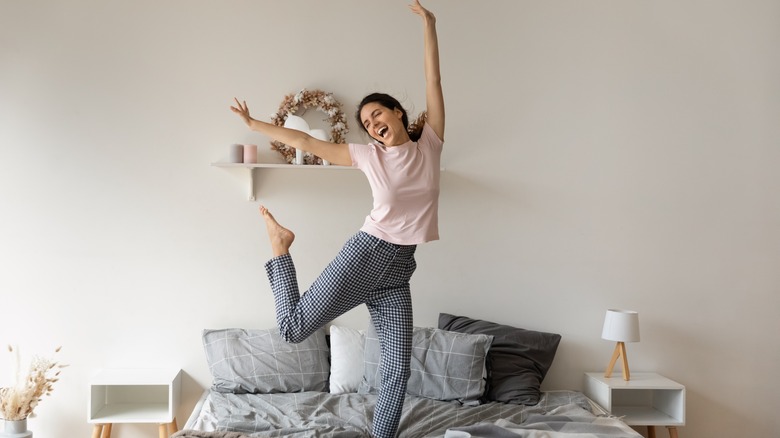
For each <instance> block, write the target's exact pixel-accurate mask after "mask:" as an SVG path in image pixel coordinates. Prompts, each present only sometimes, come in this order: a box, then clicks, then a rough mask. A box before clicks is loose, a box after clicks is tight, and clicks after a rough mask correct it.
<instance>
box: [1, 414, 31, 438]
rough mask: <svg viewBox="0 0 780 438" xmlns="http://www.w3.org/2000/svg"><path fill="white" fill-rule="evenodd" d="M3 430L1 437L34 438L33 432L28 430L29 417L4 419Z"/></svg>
mask: <svg viewBox="0 0 780 438" xmlns="http://www.w3.org/2000/svg"><path fill="white" fill-rule="evenodd" d="M4 423H5V424H4V425H3V431H2V432H0V438H32V436H33V434H32V432H30V431H29V430H27V419H26V418H25V419H24V420H4Z"/></svg>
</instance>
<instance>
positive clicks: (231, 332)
mask: <svg viewBox="0 0 780 438" xmlns="http://www.w3.org/2000/svg"><path fill="white" fill-rule="evenodd" d="M203 349H204V350H205V351H206V361H207V362H208V365H209V370H210V371H211V376H212V378H213V382H212V388H214V390H215V391H217V392H232V393H235V394H243V393H263V394H267V393H275V392H301V391H327V390H328V374H329V372H330V366H329V365H328V352H329V349H328V345H327V343H326V341H325V330H324V329H320V330H317V331H316V332H315V333H314V334H312V335H311V336H309V337H308V338H306V340H304V341H303V342H301V343H300V344H289V343H287V342H285V341H284V339H282V337H281V336H280V335H279V331H278V329H265V330H247V329H219V330H203Z"/></svg>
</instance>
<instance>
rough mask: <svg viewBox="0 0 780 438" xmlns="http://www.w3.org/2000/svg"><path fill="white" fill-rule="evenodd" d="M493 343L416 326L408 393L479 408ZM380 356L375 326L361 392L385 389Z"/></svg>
mask: <svg viewBox="0 0 780 438" xmlns="http://www.w3.org/2000/svg"><path fill="white" fill-rule="evenodd" d="M492 340H493V337H492V336H487V335H472V334H466V333H455V332H451V331H446V330H439V329H436V328H432V327H415V328H414V332H413V334H412V358H411V363H410V368H411V375H410V376H409V381H408V384H407V388H406V393H407V394H411V395H416V396H419V397H426V398H430V399H434V400H443V401H452V400H456V401H459V402H461V403H463V404H464V405H478V404H479V400H480V398H481V397H482V395H483V393H484V392H485V357H486V355H487V352H488V349H489V348H490V342H491V341H492ZM380 356H381V354H380V348H379V339H378V338H377V335H376V331H375V330H374V327H373V324H371V325H370V327H369V329H368V330H367V331H366V341H365V350H364V358H365V359H364V371H363V381H362V382H361V384H360V387H359V388H358V393H361V394H375V393H377V392H378V391H379V388H380V387H381V386H382V383H381V373H380V371H379V362H380Z"/></svg>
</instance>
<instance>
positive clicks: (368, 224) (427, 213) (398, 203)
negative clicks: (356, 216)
mask: <svg viewBox="0 0 780 438" xmlns="http://www.w3.org/2000/svg"><path fill="white" fill-rule="evenodd" d="M443 145H444V142H442V140H441V139H439V137H438V136H437V135H436V133H435V132H433V129H432V128H431V127H430V126H428V124H425V125H424V126H423V130H422V135H421V136H420V140H419V141H417V142H413V141H409V142H406V143H404V144H402V145H400V146H393V147H385V146H383V145H381V144H378V143H369V144H367V145H361V144H353V143H350V145H349V153H350V155H351V156H352V165H353V166H355V167H357V168H358V169H360V170H362V171H363V173H365V174H366V177H367V178H368V183H369V184H370V185H371V193H372V194H373V196H374V207H373V209H372V210H371V213H370V214H369V215H368V216H367V217H366V221H365V222H364V223H363V227H362V228H360V230H361V231H365V232H366V233H368V234H371V235H372V236H376V237H378V238H380V239H382V240H385V241H387V242H390V243H395V244H396V245H417V244H419V243H425V242H430V241H432V240H438V239H439V170H440V168H441V151H442V146H443Z"/></svg>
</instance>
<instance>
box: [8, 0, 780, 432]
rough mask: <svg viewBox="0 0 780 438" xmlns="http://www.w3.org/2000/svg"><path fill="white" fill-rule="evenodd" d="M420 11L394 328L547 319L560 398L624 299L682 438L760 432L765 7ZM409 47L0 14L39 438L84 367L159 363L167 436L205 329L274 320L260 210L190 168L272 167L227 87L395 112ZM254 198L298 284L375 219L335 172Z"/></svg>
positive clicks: (49, 8) (170, 6) (146, 17)
mask: <svg viewBox="0 0 780 438" xmlns="http://www.w3.org/2000/svg"><path fill="white" fill-rule="evenodd" d="M427 5H428V6H429V7H430V8H431V9H432V10H433V11H434V12H435V13H436V14H437V16H438V18H439V33H440V41H441V59H442V72H443V76H444V88H445V94H446V102H447V111H448V113H447V117H448V119H447V122H448V123H447V135H446V140H447V143H446V153H445V156H444V158H443V160H444V165H445V166H446V172H445V173H444V174H443V177H442V195H441V223H440V228H441V235H442V240H441V241H439V242H436V243H432V244H428V245H425V246H423V247H421V248H420V249H419V250H418V263H419V269H418V272H417V273H416V274H415V277H414V278H413V290H414V291H413V293H414V304H415V322H416V324H418V325H435V324H436V321H437V315H438V313H439V312H449V313H456V314H463V315H468V316H472V317H477V318H482V319H488V320H492V321H496V322H501V323H505V324H511V325H515V326H520V327H525V328H532V329H538V330H545V331H554V332H558V333H560V334H561V335H562V336H563V341H562V344H561V346H560V349H559V353H558V356H557V358H556V361H555V364H554V365H553V368H552V370H551V371H550V374H549V377H548V379H547V381H546V382H545V387H546V388H571V389H577V388H579V387H580V385H581V380H582V373H583V372H584V371H591V370H602V369H603V368H604V367H605V366H606V362H607V361H608V359H609V356H610V354H611V350H612V347H613V346H612V345H611V344H610V343H609V342H607V341H603V340H601V339H600V337H599V335H600V330H601V323H602V319H603V314H604V311H605V309H607V308H609V307H622V308H630V309H634V310H637V311H639V312H640V315H641V324H642V341H641V342H640V343H638V344H631V345H629V358H630V361H631V365H632V371H634V372H637V371H656V372H660V373H663V374H665V375H667V376H668V377H671V378H673V379H676V380H678V381H680V382H681V383H683V384H685V385H686V386H687V388H688V404H687V407H688V424H687V426H686V427H684V428H682V429H681V430H680V436H681V437H705V436H708V437H716V436H754V437H760V436H764V437H765V436H774V435H776V434H777V430H778V428H779V427H780V422H779V421H778V416H777V415H776V412H777V410H778V408H780V397H778V394H780V385H779V384H778V381H777V379H776V378H774V377H773V376H774V375H775V372H776V370H777V366H778V363H780V345H779V343H778V341H777V336H776V334H777V322H776V317H777V315H778V310H779V309H780V298H779V297H778V295H779V294H778V292H780V274H778V272H780V270H778V266H780V202H779V199H780V197H778V192H777V188H778V187H780V176H778V175H779V174H778V172H777V167H778V163H779V162H780V161H779V160H780V147H778V146H780V128H778V126H780V124H778V123H777V121H778V117H779V116H780V80H778V78H780V58H778V57H777V47H778V46H780V4H779V3H777V2H774V1H770V0H767V1H742V2H736V1H727V0H716V1H704V0H699V1H683V2H680V1H645V0H639V1H630V2H629V1H521V2H518V1H514V0H495V1H491V2H478V1H469V2H466V1H459V2H454V1H442V0H430V1H428V2H427ZM304 9H305V10H306V11H307V12H308V13H306V14H302V13H301V12H300V11H301V10H304ZM421 47H422V35H421V25H420V23H419V20H418V19H417V17H415V16H413V15H412V14H411V13H410V12H408V11H407V9H406V2H404V1H394V2H371V3H368V2H364V1H358V0H337V1H331V2H313V1H303V0H288V1H285V2H278V1H266V0H258V1H253V2H245V1H235V0H230V1H220V2H210V1H202V0H196V1H193V0H188V1H184V0H177V1H166V2H158V1H150V0H139V1H132V2H130V1H125V2H107V1H98V0H79V1H69V2H55V1H43V0H38V1H36V0H27V1H12V0H0V63H1V65H0V160H2V170H1V171H0V205H1V207H0V208H2V213H0V242H2V243H0V266H1V268H0V293H2V299H0V312H2V316H0V344H7V343H12V344H19V345H20V346H21V347H22V348H23V349H24V351H25V352H27V353H32V352H40V353H44V352H48V351H49V350H50V349H52V348H54V347H55V346H56V345H63V350H62V352H61V353H62V359H63V360H64V361H65V362H67V363H69V364H70V365H71V366H70V367H69V368H67V369H66V370H65V372H64V374H63V376H62V380H61V381H60V382H58V383H57V384H56V387H55V390H54V393H53V395H52V396H51V397H49V398H47V399H45V400H44V401H43V402H42V404H41V405H40V407H39V408H38V417H37V418H35V419H31V420H30V428H31V429H32V430H34V432H35V434H36V436H43V437H74V436H87V434H88V433H90V431H91V429H90V426H89V425H88V424H87V423H86V404H87V392H86V390H87V383H88V381H89V378H90V376H91V375H93V374H94V372H95V371H96V370H97V369H99V368H101V367H120V366H131V367H159V366H175V367H181V368H182V369H183V370H184V372H185V378H184V391H183V397H184V402H183V404H182V406H181V407H180V409H179V419H180V421H179V423H180V425H181V424H183V423H184V420H185V419H186V417H187V416H188V414H189V411H190V409H191V408H192V406H193V404H194V402H195V400H196V399H197V397H198V396H199V394H200V392H201V390H202V389H203V388H204V387H206V386H208V385H209V383H210V380H209V374H208V370H207V368H206V365H205V360H204V356H203V353H202V349H201V345H200V339H199V336H200V331H201V330H202V329H203V328H217V327H228V326H230V327H255V328H265V327H271V326H273V325H274V323H275V320H274V313H273V309H272V304H273V302H272V298H271V295H270V290H269V287H268V285H267V281H266V278H265V273H264V271H263V267H262V265H263V263H264V261H265V260H266V259H267V257H268V256H269V255H270V248H269V246H268V244H267V241H266V237H265V232H264V228H263V225H262V223H261V221H260V219H259V217H258V214H257V205H258V203H252V202H247V200H246V191H247V190H246V188H245V181H244V179H242V174H241V173H239V172H237V171H233V170H226V169H220V168H215V167H212V166H210V164H211V163H212V162H215V161H219V160H222V159H224V158H226V156H227V147H228V145H229V144H230V143H234V142H254V143H257V144H259V145H261V150H263V156H264V158H265V159H268V160H273V159H278V155H277V154H276V153H273V152H270V151H268V150H267V139H264V138H262V137H260V136H257V135H253V134H252V133H250V132H248V131H247V130H246V129H245V127H244V126H243V124H242V123H241V122H240V121H239V120H238V118H237V117H236V116H235V115H233V114H232V113H230V111H229V110H228V107H229V105H230V104H231V99H232V97H233V96H238V97H240V98H243V99H246V100H247V101H248V102H249V105H250V108H251V109H252V110H253V112H254V114H255V115H257V116H258V117H263V118H266V119H267V117H268V115H270V114H271V113H273V112H275V111H276V109H277V107H278V105H279V103H280V102H281V100H282V98H283V96H284V95H285V94H287V93H290V92H294V91H297V90H299V89H301V88H304V87H306V88H309V89H316V88H322V89H324V90H326V91H331V92H333V93H335V95H336V97H337V98H338V99H339V100H340V101H341V102H342V103H343V104H344V106H345V111H346V112H347V114H348V116H349V117H350V122H351V121H352V114H353V112H354V108H355V105H356V103H357V101H358V100H359V99H360V98H361V97H362V96H363V95H365V94H367V93H368V92H371V91H375V90H381V91H386V92H389V93H391V94H394V95H396V96H397V97H399V98H400V99H401V100H402V101H403V102H404V103H405V104H406V105H407V106H408V107H409V109H410V110H411V111H412V112H413V113H417V112H418V111H420V110H421V109H423V108H424V83H423V80H422V79H423V77H422V52H421ZM319 116H323V115H322V114H321V113H318V112H317V111H310V112H309V113H307V114H306V116H305V117H306V118H307V119H308V120H310V121H311V122H312V123H317V120H318V117H319ZM350 126H351V128H352V132H351V133H350V135H349V137H348V139H349V140H352V141H363V140H364V137H362V136H361V135H360V134H359V133H358V128H357V126H356V125H355V124H354V123H351V125H350ZM256 191H257V194H258V196H259V199H260V202H263V203H265V204H266V205H268V206H269V207H270V208H272V209H273V211H274V212H275V213H276V215H277V217H278V218H279V220H280V221H282V222H283V223H284V224H285V225H287V226H289V227H290V228H291V229H293V230H294V231H295V232H296V233H297V241H296V243H295V246H294V256H295V257H296V260H297V263H298V272H299V277H300V280H301V282H302V283H309V282H310V281H312V280H313V279H314V277H315V276H316V275H317V274H318V273H319V271H320V269H322V267H324V266H325V264H326V263H327V262H328V261H329V260H330V258H331V257H332V256H333V255H335V253H336V252H337V251H338V249H339V248H340V246H341V244H342V243H343V241H344V240H345V239H346V238H347V237H348V236H350V235H351V234H352V233H353V232H354V231H356V230H357V228H358V227H359V226H360V224H361V223H362V219H363V217H364V216H365V214H366V213H367V211H368V208H369V206H370V192H369V190H368V187H367V184H366V182H365V179H364V177H363V176H362V174H360V173H359V172H356V171H355V172H352V171H345V172H327V171H317V172H315V171H301V170H297V171H295V170H291V171H285V170H268V171H264V172H261V173H259V174H258V181H257V186H256ZM366 321H367V313H366V312H365V310H363V309H357V310H355V311H352V312H350V313H348V314H347V315H345V316H344V317H342V318H341V319H340V320H339V321H338V322H339V323H341V324H344V325H349V326H356V327H362V326H365V324H366ZM9 363H10V355H0V376H2V377H1V378H2V379H3V380H2V382H5V383H7V381H8V378H7V377H6V376H10V372H9V371H8V369H9V368H10V365H9ZM155 430H156V429H155V426H153V425H137V426H118V427H116V428H115V432H114V436H115V437H118V438H134V437H141V436H148V435H151V434H154V433H156V432H155Z"/></svg>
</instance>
